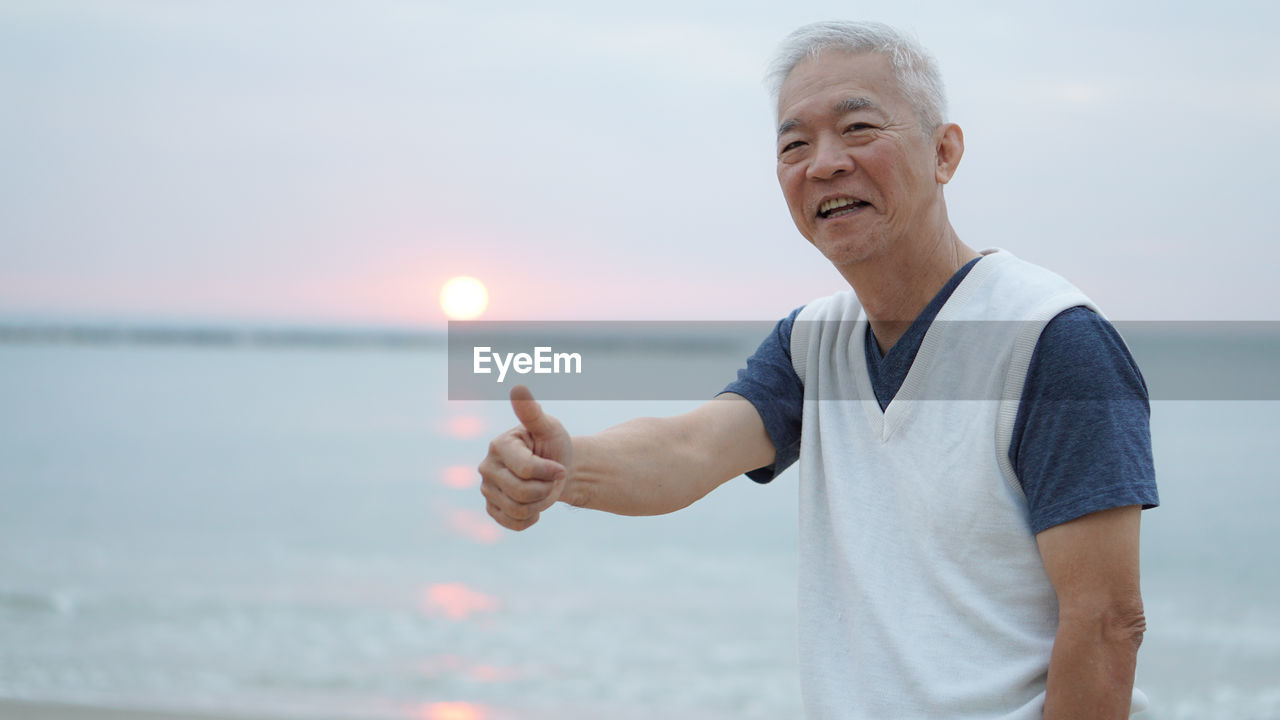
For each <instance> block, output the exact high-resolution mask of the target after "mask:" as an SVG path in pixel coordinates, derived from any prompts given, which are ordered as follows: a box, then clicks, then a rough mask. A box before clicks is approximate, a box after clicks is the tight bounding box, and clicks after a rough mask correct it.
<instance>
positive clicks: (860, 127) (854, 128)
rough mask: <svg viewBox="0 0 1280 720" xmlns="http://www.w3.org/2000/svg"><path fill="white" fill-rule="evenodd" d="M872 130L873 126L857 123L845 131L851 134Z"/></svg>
mask: <svg viewBox="0 0 1280 720" xmlns="http://www.w3.org/2000/svg"><path fill="white" fill-rule="evenodd" d="M870 129H872V126H871V125H868V124H867V123H864V122H857V123H854V124H852V125H850V126H849V127H847V128H845V129H844V131H845V132H847V133H850V132H858V131H860V130H870Z"/></svg>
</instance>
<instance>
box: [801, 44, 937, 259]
mask: <svg viewBox="0 0 1280 720" xmlns="http://www.w3.org/2000/svg"><path fill="white" fill-rule="evenodd" d="M778 119H779V125H778V129H779V135H778V182H779V184H781V185H782V194H783V196H784V197H786V200H787V206H788V207H789V208H790V210H791V218H792V219H793V220H794V221H795V223H796V227H797V228H798V229H799V230H800V233H801V234H802V235H804V236H805V237H806V238H808V239H809V242H811V243H813V244H814V245H815V246H816V247H817V248H818V249H819V250H820V251H822V254H823V255H825V256H826V257H827V259H829V260H830V261H831V262H832V263H834V264H835V265H836V266H837V267H840V266H843V265H847V264H850V263H856V262H859V261H861V260H865V259H867V258H869V257H871V256H873V255H875V254H877V253H878V252H879V251H882V250H884V249H885V248H888V247H891V246H892V244H893V243H895V242H896V241H898V240H899V239H901V238H910V237H913V236H915V235H916V234H918V233H922V232H929V230H930V228H931V227H933V225H932V223H931V220H934V219H936V217H935V215H936V213H938V212H940V211H941V208H940V206H938V204H937V199H938V197H939V188H940V183H939V178H938V177H937V176H936V174H935V170H936V166H937V161H936V157H937V156H936V153H935V151H934V147H933V145H934V141H933V139H932V138H931V137H930V136H929V135H926V134H925V133H924V132H923V131H922V130H921V128H920V122H919V119H918V118H917V116H916V112H915V108H913V107H912V106H911V103H910V102H908V101H907V99H906V98H905V97H904V96H903V95H902V92H901V90H899V88H898V82H897V80H896V79H895V78H894V76H893V69H892V67H891V66H890V64H889V59H888V58H886V57H885V56H883V55H879V54H874V53H861V54H850V53H846V52H839V51H826V52H823V53H822V54H821V55H820V56H819V57H818V58H817V59H816V60H815V59H812V58H811V59H807V60H804V61H802V62H801V63H800V64H799V65H796V67H795V69H794V70H792V71H791V74H790V75H789V76H788V77H787V79H786V81H785V82H784V83H783V84H782V90H781V92H780V94H779V96H778Z"/></svg>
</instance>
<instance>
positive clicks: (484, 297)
mask: <svg viewBox="0 0 1280 720" xmlns="http://www.w3.org/2000/svg"><path fill="white" fill-rule="evenodd" d="M488 306H489V291H488V290H485V289H484V283H482V282H480V281H479V280H477V279H475V278H473V277H468V276H466V275H460V276H458V277H456V278H453V279H452V280H450V281H449V282H447V283H445V284H444V287H442V288H440V309H441V310H444V314H445V315H447V316H448V317H449V319H450V320H474V319H476V318H478V317H480V314H481V313H483V312H484V309H485V308H486V307H488Z"/></svg>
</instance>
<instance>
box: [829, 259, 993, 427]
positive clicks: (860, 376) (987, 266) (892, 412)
mask: <svg viewBox="0 0 1280 720" xmlns="http://www.w3.org/2000/svg"><path fill="white" fill-rule="evenodd" d="M1009 259H1012V255H1010V254H1009V253H1007V252H1001V251H999V250H984V251H983V253H982V257H981V258H978V259H977V260H976V261H973V262H974V265H973V267H972V268H971V269H970V270H969V272H968V273H967V274H966V275H965V276H964V277H963V278H962V279H961V280H960V283H959V284H958V285H956V286H955V289H954V290H952V292H951V294H950V295H949V296H948V297H946V299H945V300H944V301H943V302H942V303H941V307H938V308H936V309H935V308H933V305H934V303H935V301H937V300H938V299H939V297H940V296H942V294H943V291H944V290H945V287H944V288H943V290H940V291H939V292H938V296H935V298H934V300H933V301H930V303H929V305H928V306H926V308H925V310H924V311H922V312H921V313H920V315H919V317H917V318H916V319H915V321H914V322H913V323H912V324H911V327H910V328H908V330H907V333H906V334H904V335H903V338H906V337H907V335H908V334H911V333H912V332H913V331H917V332H918V330H919V328H918V325H921V324H927V325H928V329H926V330H925V332H924V337H923V338H922V339H921V341H920V347H919V350H917V351H916V354H915V359H914V360H913V361H912V362H911V367H910V368H909V369H908V370H907V375H906V377H905V378H904V379H903V381H902V385H901V387H899V388H898V391H897V392H896V393H895V394H894V396H893V399H892V400H890V401H889V404H888V405H887V406H886V407H885V408H884V409H883V410H882V409H881V408H880V402H879V400H878V399H877V397H876V393H875V388H874V387H872V384H871V374H870V372H871V368H870V367H869V366H868V355H869V354H870V353H872V352H874V353H876V355H877V358H876V360H873V361H872V362H879V363H881V364H883V363H884V361H885V360H887V359H889V355H890V354H892V353H893V352H894V351H895V350H897V349H901V351H902V352H907V351H908V350H907V348H906V346H903V345H902V339H901V338H900V339H899V340H898V342H897V343H896V344H894V346H893V347H891V348H889V352H888V353H886V354H885V356H884V357H879V350H878V349H876V348H871V349H868V347H867V345H868V343H874V342H875V339H874V336H873V335H872V333H871V327H870V323H869V322H868V321H867V315H866V311H865V310H863V311H861V312H860V313H859V316H858V327H856V328H855V329H854V333H853V337H854V338H856V339H858V340H860V341H861V342H856V341H855V343H853V344H854V345H861V347H857V348H856V349H855V348H850V350H851V351H852V353H853V355H854V356H855V363H856V364H857V367H858V370H859V371H858V372H856V373H855V375H856V377H857V382H858V392H859V395H860V396H861V397H862V398H864V399H863V401H862V406H863V410H864V411H866V414H867V419H868V421H869V422H871V424H872V427H874V428H875V429H876V430H877V434H879V435H880V439H881V441H882V442H884V441H888V439H889V437H890V436H892V435H893V431H894V430H895V429H896V428H897V427H898V426H900V425H901V424H902V422H903V421H904V420H905V419H906V418H907V417H908V416H909V415H910V413H911V411H912V410H913V409H914V407H915V406H916V405H917V403H915V402H913V401H914V400H915V399H916V395H917V394H918V392H919V389H920V386H921V384H922V383H923V381H924V376H925V375H926V374H927V373H928V371H929V367H930V366H931V365H932V364H933V360H934V357H935V355H936V354H937V351H938V346H939V342H940V340H939V336H940V334H941V333H942V330H941V328H943V327H944V325H943V323H945V322H947V321H949V320H951V319H952V318H953V317H955V316H956V315H957V314H958V313H959V312H960V311H961V310H962V309H963V308H964V306H965V305H966V304H968V302H969V300H970V299H971V298H972V297H973V295H974V293H975V292H976V291H977V289H978V288H979V287H981V286H982V284H983V283H984V282H985V281H986V279H987V278H988V277H989V276H990V275H991V273H992V272H993V271H994V270H995V269H996V268H997V267H998V266H1000V265H1002V264H1004V262H1005V261H1006V260H1009ZM958 273H959V271H957V274H958ZM930 315H933V317H929V316H930Z"/></svg>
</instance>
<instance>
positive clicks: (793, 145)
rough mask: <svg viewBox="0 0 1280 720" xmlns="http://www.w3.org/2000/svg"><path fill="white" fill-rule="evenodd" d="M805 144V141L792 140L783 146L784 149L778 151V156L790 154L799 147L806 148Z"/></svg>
mask: <svg viewBox="0 0 1280 720" xmlns="http://www.w3.org/2000/svg"><path fill="white" fill-rule="evenodd" d="M804 144H805V143H804V141H803V140H792V141H791V142H789V143H787V144H786V145H783V146H782V149H781V150H779V151H778V154H779V155H784V154H786V153H788V152H790V151H792V150H795V149H796V148H798V147H803V146H804Z"/></svg>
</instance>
